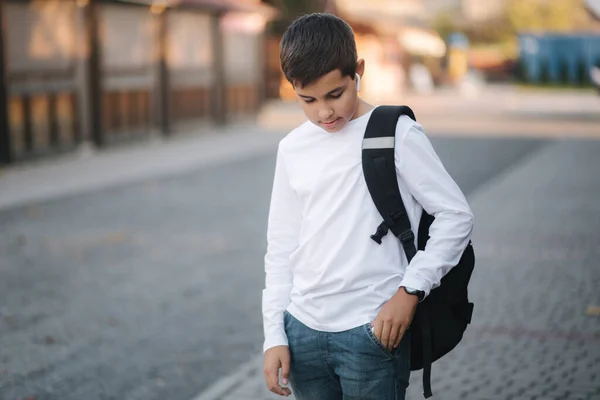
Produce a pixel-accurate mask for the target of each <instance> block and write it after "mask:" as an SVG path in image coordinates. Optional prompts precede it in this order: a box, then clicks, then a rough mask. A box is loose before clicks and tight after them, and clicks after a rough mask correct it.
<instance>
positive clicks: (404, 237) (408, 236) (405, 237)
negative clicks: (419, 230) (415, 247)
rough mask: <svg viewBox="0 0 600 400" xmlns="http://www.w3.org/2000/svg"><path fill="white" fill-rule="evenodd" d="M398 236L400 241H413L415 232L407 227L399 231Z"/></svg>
mask: <svg viewBox="0 0 600 400" xmlns="http://www.w3.org/2000/svg"><path fill="white" fill-rule="evenodd" d="M399 238H400V240H401V241H402V243H413V242H414V241H415V234H414V233H413V231H412V230H411V229H409V230H407V231H403V232H401V233H400V236H399Z"/></svg>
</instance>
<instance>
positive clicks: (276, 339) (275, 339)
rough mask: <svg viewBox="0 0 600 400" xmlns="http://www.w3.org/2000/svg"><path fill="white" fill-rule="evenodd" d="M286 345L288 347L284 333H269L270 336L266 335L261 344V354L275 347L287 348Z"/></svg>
mask: <svg viewBox="0 0 600 400" xmlns="http://www.w3.org/2000/svg"><path fill="white" fill-rule="evenodd" d="M287 345H288V339H287V336H286V334H285V332H283V333H282V332H277V333H271V334H270V335H268V336H267V337H266V338H265V342H264V344H263V352H265V351H267V350H269V349H270V348H272V347H275V346H287Z"/></svg>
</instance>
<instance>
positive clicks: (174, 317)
mask: <svg viewBox="0 0 600 400" xmlns="http://www.w3.org/2000/svg"><path fill="white" fill-rule="evenodd" d="M433 142H434V146H435V147H436V149H437V150H438V153H439V154H440V157H441V158H442V160H443V161H444V163H445V164H446V167H447V169H448V170H449V171H450V173H451V174H452V175H453V176H454V177H455V179H456V180H457V182H458V183H459V185H460V186H461V187H462V188H463V190H464V192H465V193H466V194H467V197H469V195H470V194H472V193H474V192H475V191H476V190H477V189H478V188H480V187H482V186H483V185H486V184H493V183H491V182H493V181H494V179H495V178H497V177H498V176H499V175H501V174H505V173H507V172H508V171H510V170H511V169H513V168H516V166H517V165H519V164H520V163H521V162H523V161H525V160H527V159H528V158H529V157H530V156H531V155H532V154H534V153H535V152H536V151H538V150H540V149H542V148H543V147H544V146H546V145H548V144H549V143H550V142H548V141H546V140H541V139H540V140H537V139H531V140H530V139H485V138H468V139H467V138H465V139H452V138H435V139H433ZM273 167H274V154H267V155H260V156H255V157H252V158H249V159H245V160H243V161H237V162H233V163H229V164H226V165H221V166H219V167H209V168H203V169H200V170H197V171H193V172H191V173H186V174H183V175H178V176H175V177H170V178H164V179H160V180H150V181H144V182H141V183H137V184H133V185H127V186H122V187H118V188H112V189H105V190H101V191H97V192H93V193H90V194H85V195H77V196H71V197H66V198H62V199H59V200H53V201H49V202H44V203H38V204H35V205H30V206H26V207H15V208H11V209H8V210H5V211H1V212H0V278H1V279H0V317H1V318H0V399H7V400H21V399H26V398H32V399H33V398H35V400H50V399H52V400H55V399H56V400H82V399H85V400H96V399H115V400H123V399H126V400H136V399H144V400H188V399H189V398H191V397H193V396H194V395H195V394H197V393H199V392H201V391H202V390H203V389H204V388H206V387H208V386H209V385H210V384H211V383H212V382H214V381H216V380H218V379H219V378H222V377H223V376H225V375H227V374H228V373H230V372H231V371H233V370H235V369H236V367H237V366H238V365H239V364H240V363H243V362H244V361H247V360H248V359H249V358H250V357H252V356H255V355H256V354H258V353H259V352H260V349H261V345H262V322H261V316H260V296H261V289H262V286H263V279H264V275H263V265H262V259H263V255H264V251H265V247H266V240H265V229H266V216H267V211H268V201H269V196H270V188H271V179H272V174H273Z"/></svg>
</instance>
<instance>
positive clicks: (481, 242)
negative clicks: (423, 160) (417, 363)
mask: <svg viewBox="0 0 600 400" xmlns="http://www.w3.org/2000/svg"><path fill="white" fill-rule="evenodd" d="M599 154H600V141H557V142H554V143H552V144H551V145H548V146H544V147H542V148H540V149H538V150H537V151H536V152H535V153H534V154H533V155H532V156H531V157H527V158H525V159H523V160H522V162H519V163H516V164H515V165H514V166H513V167H512V168H510V169H508V170H506V171H505V172H504V173H503V174H500V175H498V176H496V177H495V178H494V179H491V180H489V181H487V182H486V183H485V184H484V185H482V186H480V187H479V188H478V189H477V190H476V192H475V193H472V194H471V196H469V197H470V203H471V205H472V208H473V211H474V213H475V217H476V229H475V233H474V246H475V250H476V258H477V264H476V269H475V273H474V276H473V279H472V281H471V286H470V296H471V298H472V300H473V301H474V302H475V315H474V317H473V323H472V325H471V326H470V327H469V329H468V330H467V333H466V335H465V338H464V339H463V342H462V343H461V344H460V345H459V346H458V347H457V348H456V349H455V350H454V351H453V352H452V353H450V354H449V355H447V356H446V357H444V358H442V359H441V360H439V361H438V362H436V363H435V364H434V366H433V373H432V383H433V392H434V398H435V399H442V400H459V399H468V400H511V399H512V400H517V399H519V400H521V399H523V400H524V399H531V400H534V399H535V400H541V399H544V400H546V399H547V400H550V399H553V400H598V399H600V318H599V317H597V316H596V317H594V316H588V315H586V309H587V307H589V306H590V305H600V261H599V260H600V246H598V244H600V228H599V226H600V201H599V200H598V199H599V197H600V177H599V175H600V157H599V156H598V155H599ZM407 397H408V399H411V400H415V399H419V398H423V397H422V389H421V373H420V372H417V373H413V374H412V376H411V381H410V387H409V391H408V396H407ZM275 398H279V397H278V396H276V395H273V394H269V393H268V391H267V390H266V388H265V385H264V381H263V374H262V357H261V356H260V355H258V356H256V357H255V358H253V359H252V360H251V361H250V362H249V363H248V364H247V365H246V366H244V367H243V368H242V369H241V370H239V371H238V372H237V373H235V374H232V375H231V376H230V377H229V378H227V379H225V380H223V381H221V382H218V383H217V384H216V385H215V386H213V387H212V388H210V389H209V390H207V391H206V392H205V393H203V394H201V395H199V396H198V397H196V398H195V399H194V400H217V399H219V400H220V399H223V400H225V399H227V400H267V399H275Z"/></svg>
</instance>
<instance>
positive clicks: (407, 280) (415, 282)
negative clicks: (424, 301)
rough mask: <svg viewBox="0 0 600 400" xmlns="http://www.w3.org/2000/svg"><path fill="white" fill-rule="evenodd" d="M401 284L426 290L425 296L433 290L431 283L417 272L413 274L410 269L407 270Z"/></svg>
mask: <svg viewBox="0 0 600 400" xmlns="http://www.w3.org/2000/svg"><path fill="white" fill-rule="evenodd" d="M399 286H404V287H409V288H412V289H417V290H422V291H424V292H425V297H427V296H429V292H430V291H431V286H430V285H429V283H428V282H426V281H424V280H423V279H421V278H419V277H418V276H416V274H414V273H412V274H411V273H410V270H408V271H406V274H404V278H402V282H400V285H399Z"/></svg>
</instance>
